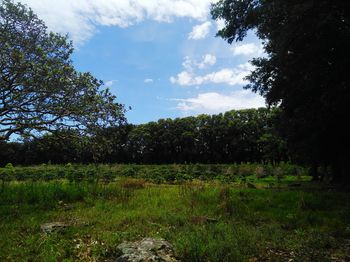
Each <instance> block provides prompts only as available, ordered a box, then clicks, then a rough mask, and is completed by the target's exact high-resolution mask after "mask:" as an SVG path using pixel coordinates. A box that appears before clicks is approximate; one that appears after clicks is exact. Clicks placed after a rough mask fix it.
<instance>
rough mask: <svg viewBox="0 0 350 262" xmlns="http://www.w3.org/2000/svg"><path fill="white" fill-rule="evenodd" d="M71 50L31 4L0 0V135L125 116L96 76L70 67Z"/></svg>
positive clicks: (86, 125)
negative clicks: (40, 17) (34, 11)
mask: <svg viewBox="0 0 350 262" xmlns="http://www.w3.org/2000/svg"><path fill="white" fill-rule="evenodd" d="M72 53H73V44H72V42H71V41H69V40H68V37H67V36H62V35H60V34H57V33H52V32H48V30H47V27H46V26H45V24H44V22H43V21H42V20H40V19H39V18H38V17H37V16H36V15H35V14H34V13H33V11H32V10H31V9H29V8H27V7H26V6H24V5H22V4H20V3H14V2H12V1H11V0H2V1H0V70H1V71H0V140H8V139H9V138H10V136H11V135H12V134H20V135H35V134H37V133H38V132H43V131H44V132H55V131H57V130H61V129H62V128H73V129H76V130H80V131H84V132H91V131H93V130H94V129H95V128H96V127H101V126H102V127H106V126H113V125H116V124H119V123H121V122H124V121H125V119H124V111H125V110H124V107H123V105H121V104H119V103H117V102H116V101H115V100H116V97H115V96H114V95H112V94H111V93H110V92H109V90H108V89H102V88H101V86H102V84H103V83H102V81H99V80H97V79H96V78H95V77H93V76H92V75H91V74H90V73H88V72H78V71H77V70H76V69H75V68H74V66H73V63H72V60H71V58H70V57H71V55H72Z"/></svg>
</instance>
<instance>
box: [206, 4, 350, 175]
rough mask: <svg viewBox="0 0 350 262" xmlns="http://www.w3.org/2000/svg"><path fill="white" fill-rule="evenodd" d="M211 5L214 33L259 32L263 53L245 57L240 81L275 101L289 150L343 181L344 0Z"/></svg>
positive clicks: (234, 36) (347, 20) (347, 29)
mask: <svg viewBox="0 0 350 262" xmlns="http://www.w3.org/2000/svg"><path fill="white" fill-rule="evenodd" d="M211 13H212V16H213V18H214V19H223V20H224V21H225V27H224V28H223V29H222V30H220V31H219V32H218V33H217V35H218V36H220V37H222V38H224V39H225V40H227V41H228V42H229V43H232V42H233V41H241V40H243V39H244V37H245V36H246V35H247V32H248V31H249V30H254V31H255V32H256V34H257V36H258V37H259V38H260V39H262V41H263V43H264V49H265V52H266V54H267V55H266V57H263V58H256V59H253V60H252V64H253V65H255V66H256V69H255V70H254V71H253V72H252V73H251V75H250V76H249V77H248V80H250V84H249V85H248V86H247V88H249V89H251V90H253V91H255V92H259V93H260V94H262V95H263V96H264V97H265V98H266V101H267V103H268V104H270V105H278V106H279V107H280V108H281V112H282V120H283V122H282V127H283V134H284V136H285V137H286V138H287V142H288V144H289V148H290V149H291V150H292V151H293V156H294V158H295V159H297V160H299V161H303V162H306V163H308V164H311V165H314V166H316V165H329V166H331V167H332V168H333V172H334V174H335V178H337V179H339V180H347V181H349V180H350V176H348V175H347V174H346V173H347V170H346V169H347V161H348V159H350V151H349V148H350V147H349V146H350V142H349V141H350V139H349V132H348V130H349V129H348V127H347V125H348V123H347V121H346V119H348V118H349V113H350V112H349V101H350V87H349V77H348V69H347V68H349V57H350V49H349V46H350V2H349V1H343V0H333V1H329V0H317V1H316V0H290V1H289V0H288V1H285V0H283V1H281V0H220V1H219V2H217V3H215V4H213V5H212V10H211Z"/></svg>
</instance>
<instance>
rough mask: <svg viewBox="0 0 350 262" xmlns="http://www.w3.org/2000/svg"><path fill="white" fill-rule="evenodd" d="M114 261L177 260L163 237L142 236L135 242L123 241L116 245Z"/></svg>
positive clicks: (166, 261) (165, 261) (168, 261)
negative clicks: (142, 237)
mask: <svg viewBox="0 0 350 262" xmlns="http://www.w3.org/2000/svg"><path fill="white" fill-rule="evenodd" d="M117 253H118V257H117V259H116V260H115V261H116V262H153V261H163V262H172V261H179V260H178V259H176V257H175V253H174V250H173V247H172V246H171V245H170V243H169V242H167V241H165V240H163V239H153V238H144V239H142V240H141V241H137V242H123V243H121V244H120V245H119V246H118V247H117Z"/></svg>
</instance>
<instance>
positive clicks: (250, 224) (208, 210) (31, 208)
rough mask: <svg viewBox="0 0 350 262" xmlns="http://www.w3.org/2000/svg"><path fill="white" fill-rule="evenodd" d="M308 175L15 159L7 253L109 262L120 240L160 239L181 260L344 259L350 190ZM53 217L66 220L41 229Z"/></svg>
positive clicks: (16, 257) (256, 168)
mask: <svg viewBox="0 0 350 262" xmlns="http://www.w3.org/2000/svg"><path fill="white" fill-rule="evenodd" d="M269 167H270V168H271V169H269ZM191 170H192V171H191ZM243 170H244V171H243ZM185 171H186V172H185ZM89 172H90V173H89ZM196 172H198V173H196ZM244 172H245V173H244ZM287 172H289V173H287ZM304 172H306V170H305V169H303V168H301V167H297V166H292V165H289V164H282V165H280V166H278V167H272V166H269V165H266V166H264V165H258V164H242V165H168V166H137V165H123V166H121V165H118V166H107V165H99V166H92V165H91V166H75V165H66V166H51V165H42V166H34V167H13V166H12V165H10V164H8V165H7V166H6V168H3V169H2V170H1V176H2V178H3V183H2V187H1V191H0V217H1V222H0V232H1V238H2V241H1V242H0V260H1V261H75V260H79V261H94V260H97V261H109V260H110V259H113V257H114V255H115V253H114V252H115V248H116V246H117V245H118V244H119V243H121V242H122V241H128V240H130V241H134V240H140V239H142V238H143V237H154V238H164V239H166V240H168V241H169V242H170V243H172V244H173V245H174V248H175V251H176V253H177V256H178V257H179V258H180V259H182V260H183V261H266V260H270V261H345V260H346V259H349V257H347V255H348V254H349V251H350V250H349V240H348V239H349V238H350V223H349V220H348V217H349V215H350V207H349V206H348V205H346V204H345V203H348V202H349V201H350V194H349V193H345V192H340V191H339V190H337V191H334V190H333V189H332V188H331V187H330V186H329V185H328V186H327V185H325V184H322V185H321V184H315V183H312V182H310V181H308V180H310V177H308V176H304V175H305V174H304ZM98 174H101V175H98ZM151 174H153V176H151ZM161 174H163V175H164V180H162V181H159V177H160V175H161ZM170 174H173V177H172V176H171V175H170ZM158 175H159V176H158ZM4 177H7V178H8V179H4ZM91 177H93V178H94V179H90V178H91ZM10 178H11V179H10ZM106 178H108V179H106ZM321 187H322V188H321ZM325 187H327V190H326V188H325ZM54 221H58V222H61V223H63V224H65V225H67V227H65V228H64V229H63V230H60V231H57V232H55V231H54V232H52V233H43V232H42V231H41V230H40V226H41V225H42V224H45V223H48V222H54Z"/></svg>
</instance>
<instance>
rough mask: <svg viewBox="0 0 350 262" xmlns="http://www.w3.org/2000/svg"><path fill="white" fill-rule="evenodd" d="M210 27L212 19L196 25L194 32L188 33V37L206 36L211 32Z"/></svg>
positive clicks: (197, 38) (194, 38)
mask: <svg viewBox="0 0 350 262" xmlns="http://www.w3.org/2000/svg"><path fill="white" fill-rule="evenodd" d="M210 27H211V22H210V21H207V22H204V23H203V24H200V25H196V26H194V27H193V29H192V32H191V33H189V34H188V39H193V40H199V39H203V38H205V37H206V36H207V35H208V34H209V32H210Z"/></svg>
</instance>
